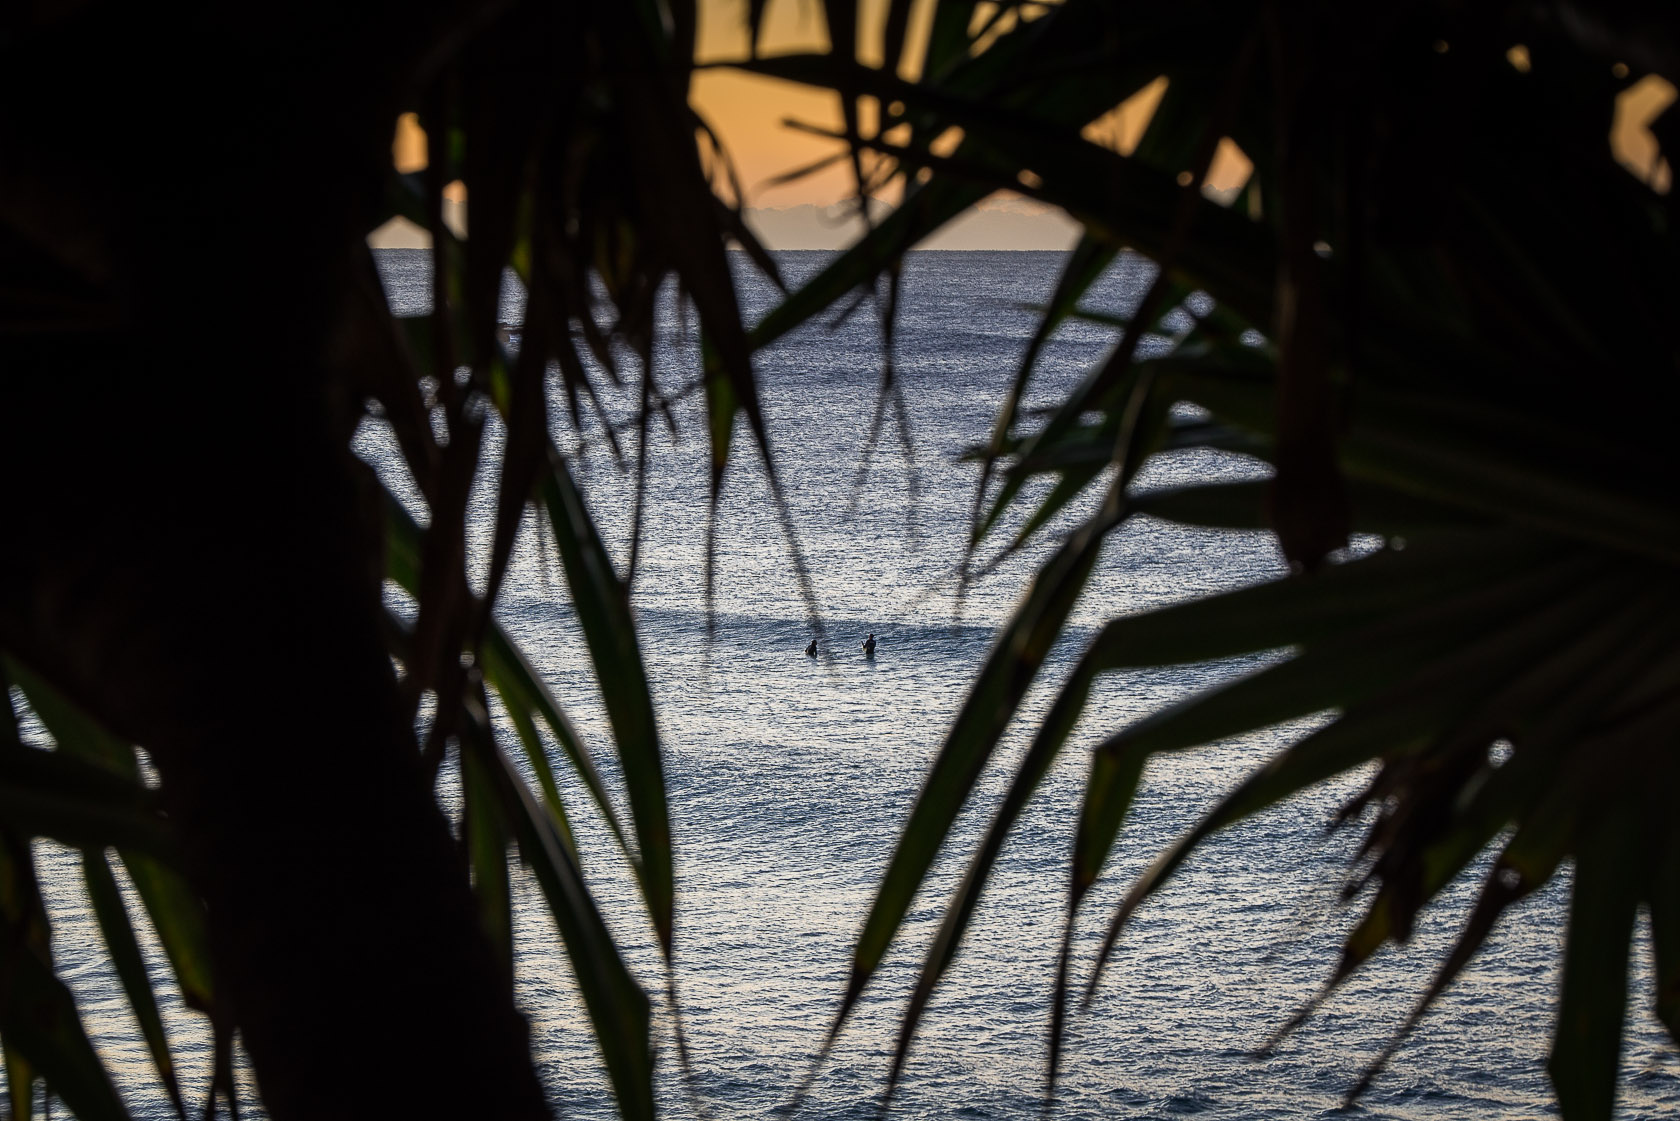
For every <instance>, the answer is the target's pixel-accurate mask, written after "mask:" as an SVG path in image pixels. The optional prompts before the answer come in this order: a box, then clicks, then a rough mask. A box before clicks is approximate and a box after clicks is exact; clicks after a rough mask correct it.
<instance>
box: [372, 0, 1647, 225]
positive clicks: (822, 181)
mask: <svg viewBox="0 0 1680 1121" xmlns="http://www.w3.org/2000/svg"><path fill="white" fill-rule="evenodd" d="M885 7H886V0H861V8H862V17H861V19H860V21H859V22H860V28H861V29H862V34H861V35H860V39H859V45H858V49H859V57H860V59H861V61H863V62H864V63H865V64H867V65H874V66H878V65H881V62H882V53H883V48H882V43H881V39H882V33H881V24H882V16H883V13H884V10H885ZM746 8H747V0H702V3H701V6H700V27H699V32H700V34H699V43H698V47H697V55H698V61H699V63H700V64H701V69H700V70H699V71H697V73H696V74H695V77H694V81H693V86H692V102H693V105H694V107H695V109H696V110H697V111H698V112H699V114H700V115H701V117H702V118H704V119H705V120H706V121H707V122H708V123H709V124H710V125H711V127H712V129H713V131H714V132H715V133H716V134H717V135H718V136H719V138H720V139H721V140H722V142H723V144H724V147H725V148H726V149H727V151H728V152H729V155H730V158H731V160H732V162H733V163H734V166H735V169H736V172H737V174H738V176H739V178H740V180H741V183H742V186H743V190H744V192H745V194H746V198H745V199H744V200H743V201H744V202H745V204H746V206H747V208H748V221H749V223H750V224H751V225H753V226H754V227H755V230H756V232H758V233H759V235H760V237H761V239H762V240H764V241H765V242H766V244H768V245H769V246H770V247H771V248H773V249H828V248H838V247H840V246H842V245H845V244H847V243H848V242H849V240H850V238H851V237H852V236H854V235H855V234H856V232H857V229H858V224H857V222H856V220H855V219H852V220H848V219H847V212H848V207H846V206H845V205H843V203H844V201H845V200H846V199H848V198H849V197H850V195H851V191H852V183H851V171H850V167H849V163H848V162H847V161H840V162H837V163H835V164H833V165H831V166H830V167H827V168H825V169H823V170H820V171H817V172H815V173H813V174H810V175H806V176H803V177H800V178H798V179H795V180H793V181H790V182H780V181H778V180H779V177H781V176H783V175H784V174H785V173H787V172H789V171H791V170H793V169H796V168H800V167H803V166H807V165H810V164H813V163H816V162H818V161H820V160H821V159H822V158H823V157H825V156H828V155H831V154H834V153H835V152H837V151H840V150H842V146H841V145H840V143H839V142H838V141H834V140H830V139H826V138H824V137H821V136H814V135H812V134H811V133H810V132H808V131H802V130H800V129H797V128H790V127H788V122H789V121H796V122H800V123H802V124H805V125H809V126H814V127H816V128H818V129H831V130H837V129H838V128H839V127H840V102H839V98H838V96H837V95H835V94H831V93H820V92H816V91H813V90H811V89H810V88H808V87H804V86H800V85H796V84H794V83H791V82H783V81H778V80H775V79H770V78H762V77H758V76H756V75H750V74H745V73H742V72H740V71H738V70H732V69H728V68H727V67H725V66H720V65H715V64H721V63H728V62H731V61H738V60H741V59H744V58H746V57H747V56H748V54H749V45H748V42H747V31H746V24H745V17H746ZM986 8H987V5H981V8H980V10H979V12H978V13H977V16H976V18H977V19H982V18H985V17H986V15H987V12H986V10H985V9H986ZM932 12H933V0H917V2H916V3H915V5H914V7H913V8H912V15H911V20H910V29H909V35H908V43H907V49H906V51H905V55H906V57H911V58H913V57H916V56H917V55H918V54H919V53H920V50H919V47H920V44H921V43H924V42H925V41H926V37H927V29H928V24H929V22H930V20H931V17H932ZM827 47H828V36H827V31H826V28H825V27H824V24H823V18H822V14H821V11H820V7H819V5H818V4H817V3H816V2H815V0H769V3H768V6H767V9H766V18H765V26H764V29H763V34H762V36H761V39H760V42H759V48H760V51H761V53H764V54H784V53H795V52H802V51H821V50H826V49H827ZM1507 57H1508V58H1511V60H1512V65H1513V66H1517V68H1518V69H1525V68H1526V64H1527V61H1528V59H1527V53H1526V51H1525V50H1523V49H1522V48H1521V47H1513V48H1512V54H1511V55H1508V56H1507ZM901 72H902V74H903V76H904V77H906V78H914V77H915V76H916V75H915V74H914V72H913V71H912V70H910V69H909V68H905V69H903V70H902V71H901ZM1164 89H1165V83H1164V81H1157V82H1156V83H1153V84H1151V85H1150V86H1148V87H1146V88H1145V89H1144V90H1142V91H1141V92H1139V93H1138V94H1136V95H1134V96H1133V97H1131V98H1129V99H1128V100H1127V101H1126V102H1124V103H1123V104H1121V105H1118V106H1116V107H1115V108H1114V109H1113V110H1112V111H1110V112H1109V113H1108V114H1107V115H1106V116H1104V117H1103V118H1101V119H1100V120H1098V121H1095V122H1093V123H1092V124H1091V125H1090V126H1089V127H1088V128H1087V129H1086V130H1085V135H1086V136H1087V137H1088V138H1089V139H1092V140H1094V141H1096V142H1097V143H1100V144H1103V145H1104V146H1105V147H1109V148H1112V149H1113V150H1115V151H1118V152H1121V153H1122V154H1129V153H1130V152H1131V150H1132V149H1133V147H1135V146H1136V144H1137V142H1138V138H1139V137H1140V136H1141V135H1142V133H1143V129H1144V126H1145V125H1147V123H1148V121H1149V117H1150V115H1151V114H1152V113H1153V112H1154V109H1155V105H1156V104H1157V103H1158V102H1159V100H1160V97H1161V94H1162V92H1163V91H1164ZM1674 99H1675V90H1674V87H1673V86H1672V85H1670V84H1669V83H1667V82H1666V81H1663V80H1662V79H1661V78H1656V77H1654V76H1653V77H1650V78H1646V79H1644V80H1642V81H1641V82H1639V83H1636V84H1635V85H1634V86H1633V87H1631V88H1630V89H1629V90H1628V91H1627V92H1626V93H1625V94H1624V95H1623V97H1622V98H1621V100H1620V101H1619V102H1618V105H1617V113H1616V123H1615V126H1614V128H1613V131H1612V136H1611V138H1610V139H1611V146H1612V149H1613V150H1614V152H1615V154H1616V156H1617V158H1618V159H1619V160H1621V162H1622V163H1623V164H1624V165H1625V166H1627V167H1628V169H1629V171H1630V172H1632V173H1633V174H1635V175H1638V176H1639V177H1640V178H1642V179H1647V180H1649V181H1651V182H1652V183H1653V184H1654V185H1656V186H1658V189H1659V190H1666V189H1667V188H1668V184H1669V176H1670V172H1669V169H1668V167H1667V165H1666V164H1661V165H1660V166H1659V162H1658V161H1656V159H1655V157H1656V151H1657V149H1656V140H1655V138H1654V137H1653V136H1652V135H1651V132H1650V128H1649V123H1650V121H1651V120H1652V119H1653V118H1654V117H1655V116H1656V115H1657V114H1658V113H1659V112H1661V111H1662V110H1663V109H1664V108H1666V107H1667V105H1668V104H1669V103H1671V102H1672V101H1673V100H1674ZM868 109H869V106H868V104H867V102H866V105H865V110H866V111H867V110H868ZM866 116H867V112H866ZM867 124H868V122H867V119H866V120H865V125H866V126H867ZM394 155H395V158H396V162H397V165H398V167H399V168H401V169H403V170H414V169H416V168H418V167H423V166H425V137H424V134H423V133H421V132H420V131H419V129H418V127H416V126H415V125H414V123H413V120H412V118H407V119H405V121H404V122H400V123H399V127H398V130H397V138H396V143H395V146H394ZM1249 169H1250V165H1249V163H1248V160H1247V158H1246V157H1245V156H1244V155H1243V154H1242V152H1241V151H1240V150H1239V149H1238V148H1237V147H1236V145H1234V144H1232V143H1231V142H1230V141H1224V142H1222V143H1221V146H1220V150H1219V152H1218V153H1217V155H1216V156H1215V159H1214V163H1213V166H1212V168H1210V170H1209V173H1208V186H1209V192H1210V194H1213V195H1215V196H1216V197H1219V196H1225V197H1228V196H1230V195H1234V194H1235V192H1236V190H1237V189H1238V188H1240V187H1241V185H1242V184H1243V182H1244V181H1245V180H1246V179H1247V177H1248V173H1249ZM456 187H457V189H456V190H455V191H454V192H453V194H452V195H451V199H452V203H453V205H452V206H451V207H450V208H449V209H450V211H451V212H452V216H453V217H454V218H455V219H456V221H458V222H459V221H464V211H465V207H464V206H463V205H462V202H463V200H464V192H462V191H461V190H459V189H458V188H459V185H456ZM885 200H886V201H887V202H891V201H892V195H891V194H888V195H886V196H885ZM1076 233H1077V228H1076V227H1075V226H1074V224H1073V223H1072V222H1071V221H1070V220H1068V219H1067V218H1066V217H1065V216H1063V215H1062V214H1061V213H1060V212H1059V211H1056V210H1054V209H1053V208H1050V207H1046V206H1043V205H1041V204H1038V203H1035V202H1032V201H1031V200H1029V199H1025V198H1022V197H1020V196H1016V195H997V196H993V198H991V199H988V200H987V201H986V202H984V203H982V204H980V206H979V207H977V208H975V210H974V211H972V212H970V213H969V214H967V215H965V216H964V217H963V218H961V219H959V220H958V221H956V222H954V223H952V224H951V225H950V226H948V227H947V228H946V229H945V230H944V231H942V232H941V233H940V234H938V235H936V236H935V238H934V239H932V240H931V241H929V242H927V243H925V244H924V247H925V248H946V249H1066V248H1068V247H1070V246H1071V245H1072V244H1073V241H1074V238H1075V235H1076ZM370 241H371V243H372V244H374V245H375V246H390V247H397V246H420V245H424V244H426V235H425V233H424V232H422V231H421V230H419V229H418V228H416V227H413V226H411V225H408V224H407V223H405V222H403V221H402V220H400V219H399V220H397V221H396V222H395V223H394V224H391V225H388V226H386V227H381V229H380V230H379V231H376V232H375V235H374V236H373V238H371V239H370Z"/></svg>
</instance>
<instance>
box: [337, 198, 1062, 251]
mask: <svg viewBox="0 0 1680 1121" xmlns="http://www.w3.org/2000/svg"><path fill="white" fill-rule="evenodd" d="M444 205H445V215H444V217H445V220H446V221H448V222H449V224H450V226H451V228H453V229H456V230H457V231H459V232H464V231H465V229H466V213H465V211H466V207H465V206H464V205H461V204H455V203H447V202H446V203H445V204H444ZM871 210H872V212H873V213H874V216H875V220H876V221H880V219H881V218H883V217H885V216H886V214H887V213H889V212H890V208H889V207H887V205H886V204H885V203H877V204H876V205H875V206H873V207H871ZM746 219H747V225H748V226H749V227H751V229H752V231H753V232H754V233H756V234H757V235H758V237H759V240H760V241H762V242H764V244H765V245H766V246H767V247H768V248H770V249H842V248H844V247H845V246H847V245H850V244H851V243H852V242H853V241H855V240H856V239H857V237H858V235H859V234H860V233H862V232H863V223H862V222H861V221H860V220H859V219H858V215H857V208H856V207H855V206H854V205H852V204H851V203H837V204H835V205H834V206H812V205H810V204H806V205H803V206H787V207H756V208H749V209H748V210H747V212H746ZM1078 236H1079V226H1078V224H1077V223H1075V222H1074V221H1073V220H1072V219H1070V218H1068V216H1067V215H1065V214H1063V213H1062V212H1061V211H1060V210H1057V209H1056V208H1055V207H1052V206H1046V205H1044V204H1043V203H1039V202H1034V201H1033V200H1031V199H1026V198H1021V197H1020V196H1018V195H995V196H993V197H992V198H989V199H987V200H985V201H984V202H982V203H980V204H979V205H978V206H975V207H973V208H972V209H970V210H968V211H966V212H965V213H963V214H961V215H959V216H958V217H957V218H955V219H953V220H952V221H951V222H949V223H947V224H946V226H945V227H944V228H943V229H941V230H940V231H939V232H937V233H935V234H934V235H933V236H932V237H930V238H928V239H927V240H925V241H923V242H922V243H921V245H920V246H918V248H921V249H947V250H951V249H993V250H996V249H1057V250H1067V249H1071V248H1072V247H1073V243H1074V242H1075V241H1076V240H1077V239H1078ZM431 242H432V239H431V235H429V234H428V233H426V231H425V230H423V229H421V228H420V227H419V226H416V225H415V224H414V223H412V222H410V221H408V220H407V219H404V218H393V219H392V220H391V221H389V222H387V223H385V225H383V226H381V227H379V229H377V230H375V231H374V232H373V233H372V234H370V235H368V244H369V245H371V246H373V247H374V248H375V249H425V248H427V247H428V246H430V245H431Z"/></svg>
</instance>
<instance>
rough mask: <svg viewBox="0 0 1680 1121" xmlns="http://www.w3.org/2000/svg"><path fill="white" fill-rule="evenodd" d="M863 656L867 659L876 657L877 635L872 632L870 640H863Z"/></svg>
mask: <svg viewBox="0 0 1680 1121" xmlns="http://www.w3.org/2000/svg"><path fill="white" fill-rule="evenodd" d="M863 656H864V657H865V658H873V657H874V656H875V634H874V632H873V631H871V632H870V635H869V637H868V638H866V639H864V640H863Z"/></svg>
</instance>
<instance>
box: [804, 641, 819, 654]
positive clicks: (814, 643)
mask: <svg viewBox="0 0 1680 1121" xmlns="http://www.w3.org/2000/svg"><path fill="white" fill-rule="evenodd" d="M805 656H806V657H808V658H815V657H816V656H817V640H816V639H814V638H813V639H812V640H811V645H809V646H807V647H806V648H805Z"/></svg>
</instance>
